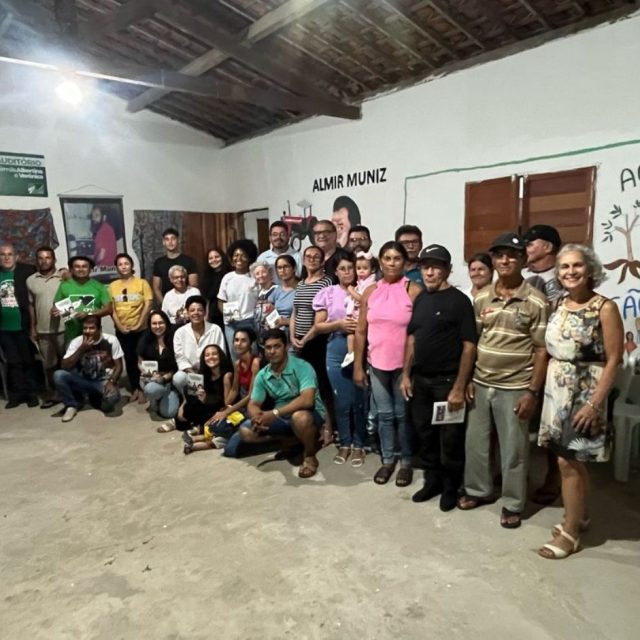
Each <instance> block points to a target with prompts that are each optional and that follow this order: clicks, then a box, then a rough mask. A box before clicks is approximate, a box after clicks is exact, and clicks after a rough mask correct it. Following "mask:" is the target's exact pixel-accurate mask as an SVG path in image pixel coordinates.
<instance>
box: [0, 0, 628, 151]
mask: <svg viewBox="0 0 640 640" xmlns="http://www.w3.org/2000/svg"><path fill="white" fill-rule="evenodd" d="M637 6H638V5H637V3H636V2H634V1H633V0H128V1H124V0H0V56H3V59H2V61H3V62H11V61H12V60H13V61H15V60H16V59H17V60H22V61H29V62H30V63H33V64H35V65H40V66H45V65H52V66H53V67H54V68H59V69H73V70H82V71H84V72H86V73H87V75H92V76H93V77H98V78H100V79H101V84H103V86H104V87H105V88H106V89H107V90H108V91H110V92H112V93H114V94H116V95H118V96H120V97H121V98H123V99H125V100H127V103H128V109H129V110H130V111H133V112H136V111H140V110H142V109H150V110H152V111H154V112H156V113H159V114H161V115H163V116H166V117H168V118H171V119H173V120H177V121H179V122H182V123H185V124H188V125H190V126H192V127H194V128H196V129H199V130H201V131H205V132H207V133H209V134H211V135H213V136H216V137H217V138H219V139H221V140H224V141H225V142H226V143H227V144H229V143H232V142H235V141H237V140H241V139H245V138H247V137H251V136H255V135H257V134H260V133H263V132H265V131H269V130H272V129H274V128H276V127H279V126H283V125H285V124H287V123H290V122H293V121H297V120H300V119H302V118H306V117H309V116H311V115H315V114H324V115H331V116H336V117H340V118H352V119H355V118H358V117H360V104H361V103H362V101H363V100H365V99H366V98H369V97H371V96H374V95H376V94H378V93H381V92H384V91H389V90H392V89H394V88H398V87H405V86H409V85H411V84H415V83H417V82H420V81H423V80H425V79H428V78H429V77H430V76H438V75H442V74H445V73H449V72H451V71H454V70H457V69H460V68H463V67H466V66H471V65H473V64H477V63H480V62H483V61H486V60H488V59H491V58H492V57H498V56H500V55H506V54H508V53H511V52H513V51H516V50H519V49H523V48H527V47H531V46H536V45H538V44H540V43H542V42H545V41H547V40H550V39H552V38H556V37H561V36H564V35H567V34H569V33H572V32H574V31H578V30H580V29H583V28H587V27H590V26H594V25H596V24H598V23H600V22H605V21H611V20H616V19H620V18H623V17H624V16H626V15H628V14H630V13H632V12H633V11H635V10H636V9H637Z"/></svg>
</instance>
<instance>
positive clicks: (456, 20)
mask: <svg viewBox="0 0 640 640" xmlns="http://www.w3.org/2000/svg"><path fill="white" fill-rule="evenodd" d="M427 4H428V5H429V6H430V7H431V8H432V9H433V10H434V11H435V12H436V13H438V14H439V15H440V17H442V18H444V19H445V20H446V21H447V22H448V23H449V24H450V25H451V26H453V27H455V28H456V29H457V30H458V31H460V32H461V33H463V34H464V35H465V36H466V37H467V38H468V39H469V40H471V42H473V43H474V44H475V45H477V46H478V47H480V48H481V49H482V50H487V49H488V48H489V47H488V46H487V45H486V44H485V43H484V42H482V40H480V39H479V38H478V37H477V36H476V35H475V34H474V33H473V28H472V27H471V25H470V24H469V22H468V20H467V19H466V18H465V17H464V16H462V15H461V14H460V13H458V12H457V11H454V10H453V9H451V8H445V7H444V6H443V4H442V2H441V0H438V1H437V2H436V0H428V2H427Z"/></svg>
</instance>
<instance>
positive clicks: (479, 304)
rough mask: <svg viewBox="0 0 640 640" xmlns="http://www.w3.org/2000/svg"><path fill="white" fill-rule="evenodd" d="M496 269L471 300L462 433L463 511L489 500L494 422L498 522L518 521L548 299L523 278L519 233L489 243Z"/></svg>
mask: <svg viewBox="0 0 640 640" xmlns="http://www.w3.org/2000/svg"><path fill="white" fill-rule="evenodd" d="M489 252H490V253H491V258H492V262H493V267H494V269H495V271H496V273H497V275H498V279H497V281H496V282H495V283H493V284H491V285H489V286H487V287H485V288H484V289H483V290H482V291H480V293H478V295H477V296H476V298H475V301H474V308H475V315H476V325H477V329H478V333H479V339H478V355H477V360H476V366H475V371H474V373H473V382H472V383H471V384H470V385H469V387H468V389H467V399H468V400H469V401H471V402H472V404H471V407H470V410H469V419H468V426H467V438H466V447H465V453H466V466H465V472H464V487H465V495H464V496H462V497H461V498H460V500H459V501H458V507H459V508H460V509H463V510H468V509H475V508H476V507H478V506H480V505H482V504H487V503H489V502H493V500H494V498H493V496H492V478H491V466H490V459H489V441H490V436H491V430H492V425H493V423H494V422H495V426H496V430H497V432H498V442H499V443H500V455H501V462H502V498H503V508H502V514H501V517H500V524H501V525H502V526H503V527H505V528H507V529H515V528H516V527H519V526H520V523H521V514H522V511H523V510H524V506H525V501H526V495H527V471H528V461H529V420H531V418H532V416H533V414H534V412H535V410H536V407H537V405H538V402H539V399H540V396H541V391H542V386H543V384H544V378H545V373H546V368H547V352H546V348H545V341H544V334H545V329H546V324H547V316H548V309H547V301H546V299H545V297H544V295H543V294H542V293H541V292H540V291H538V289H536V288H535V287H533V286H532V285H530V284H529V283H528V282H526V281H525V280H524V278H523V277H522V269H523V267H524V265H525V261H526V245H525V242H524V239H523V238H522V237H520V236H519V235H517V234H515V233H505V234H502V235H501V236H499V237H498V238H496V240H495V241H494V242H493V244H492V245H491V248H490V249H489Z"/></svg>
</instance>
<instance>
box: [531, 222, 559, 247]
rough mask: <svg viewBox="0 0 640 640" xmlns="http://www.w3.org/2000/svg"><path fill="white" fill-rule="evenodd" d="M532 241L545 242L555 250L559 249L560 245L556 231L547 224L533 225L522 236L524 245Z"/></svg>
mask: <svg viewBox="0 0 640 640" xmlns="http://www.w3.org/2000/svg"><path fill="white" fill-rule="evenodd" d="M532 240H546V241H547V242H550V243H551V244H552V245H553V246H554V247H555V248H556V249H559V248H560V245H561V244H562V240H561V239H560V234H559V233H558V230H557V229H556V228H555V227H552V226H551V225H549V224H534V225H533V227H531V229H529V231H527V232H526V233H525V234H524V241H525V243H529V242H531V241H532Z"/></svg>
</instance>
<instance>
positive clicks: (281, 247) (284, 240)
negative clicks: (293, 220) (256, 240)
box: [256, 220, 302, 285]
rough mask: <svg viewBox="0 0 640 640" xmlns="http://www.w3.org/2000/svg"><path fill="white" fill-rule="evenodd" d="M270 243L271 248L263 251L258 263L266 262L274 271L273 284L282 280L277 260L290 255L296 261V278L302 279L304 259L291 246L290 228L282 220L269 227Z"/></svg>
mask: <svg viewBox="0 0 640 640" xmlns="http://www.w3.org/2000/svg"><path fill="white" fill-rule="evenodd" d="M269 242H270V243H271V248H270V249H267V250H266V251H263V252H262V253H261V254H260V255H259V256H258V259H257V260H256V262H266V263H267V264H268V265H269V266H270V267H271V270H272V271H273V283H274V284H278V285H279V284H280V278H278V274H277V272H276V260H277V259H278V257H279V256H282V255H285V254H286V255H290V256H291V257H292V258H293V259H294V260H295V261H296V276H298V277H300V273H301V272H302V259H301V258H300V252H299V251H294V250H293V249H292V248H291V247H290V246H289V227H287V225H286V224H285V223H284V222H282V220H276V221H275V222H272V223H271V226H270V227H269Z"/></svg>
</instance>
